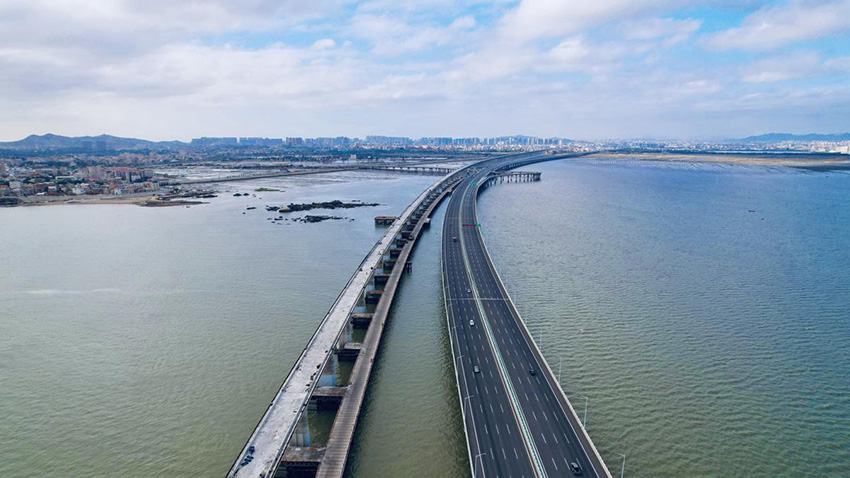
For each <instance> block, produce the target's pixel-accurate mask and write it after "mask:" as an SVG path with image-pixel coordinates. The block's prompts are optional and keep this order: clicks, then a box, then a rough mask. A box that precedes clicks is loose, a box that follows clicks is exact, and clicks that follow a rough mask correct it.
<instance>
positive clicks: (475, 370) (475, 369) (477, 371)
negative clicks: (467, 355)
mask: <svg viewBox="0 0 850 478" xmlns="http://www.w3.org/2000/svg"><path fill="white" fill-rule="evenodd" d="M472 371H473V372H475V373H479V372H481V369H480V368H478V365H476V366H474V367H472Z"/></svg>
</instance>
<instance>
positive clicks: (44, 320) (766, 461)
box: [0, 160, 850, 478]
mask: <svg viewBox="0 0 850 478" xmlns="http://www.w3.org/2000/svg"><path fill="white" fill-rule="evenodd" d="M529 169H532V170H538V171H543V181H541V182H539V183H519V184H503V185H498V186H495V187H492V188H490V189H488V190H487V191H485V192H484V193H483V194H482V196H481V202H480V204H479V215H480V220H481V222H482V225H483V228H482V230H483V233H484V235H485V240H486V241H487V244H488V247H489V249H490V251H491V253H492V254H493V259H494V261H495V263H496V265H497V267H498V269H499V271H500V273H501V275H502V278H503V279H504V280H505V282H506V284H507V287H508V289H509V290H510V292H511V294H512V296H513V298H514V300H515V301H516V302H517V305H518V307H519V309H520V311H521V312H522V313H523V315H524V317H525V319H526V321H527V322H528V323H529V326H530V328H531V330H532V332H533V333H535V334H539V338H538V341H539V342H540V343H541V344H542V348H543V351H544V354H545V355H546V356H547V358H548V359H549V361H550V364H552V367H553V369H554V370H555V371H556V372H557V370H558V368H559V363H560V364H561V366H560V368H561V370H562V378H563V382H564V384H565V388H566V389H567V390H568V392H569V393H570V394H571V398H572V399H573V401H574V404H575V406H576V409H577V410H578V411H579V414H580V415H581V414H583V412H584V403H585V398H584V397H588V403H589V407H588V411H587V415H588V417H587V421H588V429H589V431H590V433H591V436H592V437H593V439H594V441H595V443H596V445H597V447H598V448H599V449H600V452H601V453H602V455H603V458H605V460H606V462H607V463H608V465H609V468H610V469H611V471H612V472H615V470H616V472H617V473H618V472H619V467H620V463H621V460H622V459H621V457H620V456H618V455H617V454H618V453H625V454H627V461H626V476H631V477H659V476H683V477H699V476H706V477H708V476H765V477H769V476H791V475H802V476H835V477H842V476H850V380H848V379H847V377H848V376H850V350H848V347H847V344H848V339H850V312H848V309H849V308H848V304H850V272H848V271H850V249H848V244H850V175H846V174H838V173H806V172H800V171H796V170H789V169H784V168H757V167H741V166H735V167H730V166H715V165H690V164H683V165H670V164H666V163H647V162H630V163H611V162H608V161H604V160H579V161H570V162H567V161H561V162H555V163H545V164H539V165H535V166H532V167H531V168H529ZM434 179H435V178H434V177H421V176H391V175H378V176H375V175H364V174H356V173H354V174H351V173H349V174H341V175H327V176H322V177H318V176H317V177H314V178H310V179H307V178H301V179H297V180H264V181H255V182H250V183H244V184H231V185H227V186H224V188H226V189H227V190H228V191H229V193H226V194H223V195H222V196H221V197H219V198H217V199H213V200H212V204H209V205H202V206H193V207H191V208H188V209H187V208H163V209H149V208H139V207H135V206H124V205H115V206H106V205H104V206H51V207H43V208H16V209H0V272H2V273H0V417H2V418H0V476H3V477H25V476H33V475H35V474H45V475H46V474H49V475H51V476H62V477H65V476H67V477H80V476H86V477H88V476H91V477H106V476H115V475H116V474H120V475H121V476H123V477H131V478H135V477H139V478H141V477H151V476H170V477H189V476H213V477H215V476H223V475H224V473H225V471H226V469H227V468H228V466H229V465H230V464H231V462H232V460H233V457H234V456H235V454H236V453H237V452H238V450H239V449H240V448H241V446H242V444H243V443H244V440H245V439H246V438H247V436H248V434H249V433H250V431H251V429H252V428H253V426H254V424H255V423H256V421H257V420H258V419H259V417H260V415H261V414H262V412H263V410H264V409H265V407H266V405H267V404H268V401H269V399H270V398H271V397H272V396H273V394H274V393H275V391H276V390H277V387H278V386H279V385H280V382H281V381H282V380H283V378H284V377H285V375H286V373H287V372H288V371H289V369H290V367H291V365H292V363H293V362H294V360H295V358H296V357H297V355H298V354H299V353H300V351H301V349H302V348H303V346H304V344H305V343H306V342H307V340H308V338H309V336H310V335H311V334H312V332H313V330H314V329H315V327H316V325H317V323H318V321H319V320H320V319H321V317H322V316H323V315H324V314H325V312H326V311H327V309H328V307H329V306H330V304H331V303H332V302H333V300H334V298H335V297H336V295H337V294H338V293H339V292H340V288H341V287H342V286H343V285H344V284H345V282H346V281H347V279H348V277H349V276H350V275H351V273H352V272H353V271H354V269H355V268H356V266H357V265H358V264H359V262H360V260H361V259H362V258H363V255H364V254H365V253H366V251H368V250H369V248H370V247H371V246H372V244H374V242H375V241H376V240H377V238H378V237H379V236H380V235H381V234H382V232H383V230H382V229H376V228H375V227H374V226H373V224H372V217H374V216H375V215H378V214H397V213H399V212H400V211H401V210H402V209H403V208H404V207H405V206H406V205H407V204H408V203H409V202H410V201H411V200H412V199H413V198H414V197H415V196H416V195H418V193H419V192H420V191H421V190H422V189H423V188H424V187H426V185H428V184H430V183H431V182H433V181H434ZM260 186H271V187H275V186H278V187H283V188H284V189H285V191H284V192H281V193H272V192H263V193H256V194H257V196H262V198H263V199H260V198H258V197H257V198H237V197H232V193H233V192H250V191H252V190H253V189H254V188H257V187H260ZM330 199H343V200H351V199H360V200H363V201H374V202H380V203H382V204H384V206H381V207H378V208H361V209H349V210H341V211H340V210H337V211H330V212H328V214H335V215H340V216H346V217H349V218H354V219H355V221H353V222H350V221H327V222H323V223H320V224H285V225H280V226H278V225H273V224H271V221H267V220H266V218H267V217H270V216H271V213H266V212H265V211H264V210H263V209H262V206H263V205H264V204H284V203H287V202H307V201H312V200H330ZM246 206H260V208H259V209H257V210H254V211H245V207H246ZM243 211H245V212H246V214H244V215H243V214H242V212H243ZM318 213H319V214H322V213H324V212H321V211H320V212H318ZM441 220H442V209H441V210H439V211H438V213H437V217H435V220H434V225H433V226H432V228H431V229H430V230H428V231H426V233H425V235H424V236H423V240H422V241H421V242H420V244H419V246H418V247H417V249H416V251H415V253H414V256H413V261H414V267H413V273H412V274H411V275H409V276H407V277H406V278H405V280H404V281H403V283H402V286H401V288H400V291H399V295H398V296H397V302H396V304H395V306H394V308H393V311H392V313H391V319H390V320H391V322H390V326H389V328H388V329H387V331H386V335H385V336H384V342H383V344H382V350H381V354H380V355H379V358H378V360H377V361H376V367H375V370H374V373H373V375H372V378H373V381H372V384H371V387H370V391H369V394H368V396H367V402H366V408H365V409H364V411H363V415H362V417H361V418H362V419H361V423H360V426H359V427H358V431H357V435H356V443H355V446H354V452H353V454H352V457H351V459H350V461H349V467H348V475H349V476H351V477H357V478H366V477H418V476H426V475H427V476H448V477H462V476H466V475H467V474H468V465H467V463H466V444H465V439H464V435H463V429H462V427H461V424H460V418H459V417H460V413H459V410H458V401H457V396H456V387H455V383H454V377H453V373H452V370H451V358H450V351H449V347H448V337H447V335H446V331H445V318H444V315H443V313H444V312H443V299H442V292H441V289H440V263H439V235H440V229H441V227H440V222H441Z"/></svg>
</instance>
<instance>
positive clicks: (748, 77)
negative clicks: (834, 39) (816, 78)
mask: <svg viewBox="0 0 850 478" xmlns="http://www.w3.org/2000/svg"><path fill="white" fill-rule="evenodd" d="M820 69H821V64H820V55H818V53H816V52H813V51H805V52H796V53H792V54H790V55H783V56H777V57H771V58H768V59H765V60H761V61H758V62H756V63H754V64H752V65H749V66H747V67H746V68H744V71H743V74H742V76H741V80H742V81H744V82H745V83H774V82H777V81H786V80H791V79H794V78H802V77H806V76H812V75H815V74H817V73H819V71H820Z"/></svg>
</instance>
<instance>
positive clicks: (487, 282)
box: [442, 154, 610, 478]
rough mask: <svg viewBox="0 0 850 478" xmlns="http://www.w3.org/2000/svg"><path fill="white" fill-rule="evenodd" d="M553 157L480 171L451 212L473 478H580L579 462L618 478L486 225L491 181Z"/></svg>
mask: <svg viewBox="0 0 850 478" xmlns="http://www.w3.org/2000/svg"><path fill="white" fill-rule="evenodd" d="M549 159H555V158H552V157H546V156H544V155H542V154H536V155H525V156H523V157H517V156H514V157H508V158H499V159H496V160H491V161H487V162H483V163H479V164H477V165H475V166H474V168H475V169H473V170H472V172H471V173H470V174H469V176H468V179H466V180H464V181H463V182H462V183H461V184H459V185H458V186H457V187H456V189H455V191H454V192H453V193H452V197H451V199H450V201H449V205H448V208H447V211H446V216H445V220H444V224H443V244H442V255H443V257H442V265H443V289H444V293H445V298H446V311H447V315H448V324H449V327H450V330H449V332H450V337H451V341H452V353H453V355H454V359H455V372H456V378H457V383H458V392H459V394H460V401H461V407H462V411H463V417H464V425H465V428H466V435H467V444H468V447H469V455H470V461H471V466H472V473H473V477H474V478H479V477H506V478H508V477H516V478H519V477H527V478H532V477H560V476H573V472H572V471H571V469H570V463H577V464H578V465H579V466H580V467H581V476H590V477H597V476H598V477H609V476H610V473H609V472H608V470H607V468H605V465H604V464H603V463H602V461H601V459H599V458H598V454H596V453H595V450H594V449H593V446H592V444H591V443H590V440H589V438H587V436H586V434H585V433H584V432H583V430H582V429H581V425H580V424H579V423H578V419H577V417H576V415H575V413H574V412H573V410H572V409H571V407H570V405H569V404H568V403H567V402H566V398H565V397H564V396H563V394H562V393H561V391H560V389H558V387H557V385H556V384H555V378H554V377H553V375H552V373H551V371H550V370H549V369H548V367H547V366H546V365H545V364H544V363H543V361H542V356H541V355H540V354H539V350H537V348H536V346H535V345H534V344H533V341H532V339H531V337H530V335H529V334H528V331H527V329H525V327H524V326H523V325H522V322H521V319H520V318H519V315H518V314H517V312H516V310H515V308H514V307H513V304H512V303H511V302H510V299H509V297H508V294H507V291H506V290H505V289H504V286H503V285H502V283H501V280H500V279H499V277H498V273H497V272H496V270H495V268H494V267H493V264H492V262H491V261H490V257H489V254H488V252H487V249H486V246H485V245H484V242H483V239H482V238H481V235H480V233H479V230H478V227H477V218H476V210H475V205H476V197H477V194H478V190H479V188H480V183H481V182H482V181H485V180H486V177H487V175H488V174H490V173H491V172H492V171H494V170H497V169H499V168H505V167H507V166H508V165H511V164H512V163H514V164H515V163H517V162H518V161H524V162H526V163H527V164H530V163H532V162H539V161H546V160H549ZM470 321H471V322H470ZM476 367H477V369H478V371H476ZM532 370H533V371H534V372H533V373H532Z"/></svg>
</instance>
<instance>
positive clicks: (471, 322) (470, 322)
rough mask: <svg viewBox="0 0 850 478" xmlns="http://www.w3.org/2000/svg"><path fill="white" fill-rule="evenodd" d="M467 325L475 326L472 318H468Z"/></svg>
mask: <svg viewBox="0 0 850 478" xmlns="http://www.w3.org/2000/svg"><path fill="white" fill-rule="evenodd" d="M469 326H470V327H475V321H474V320H472V319H469Z"/></svg>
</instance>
